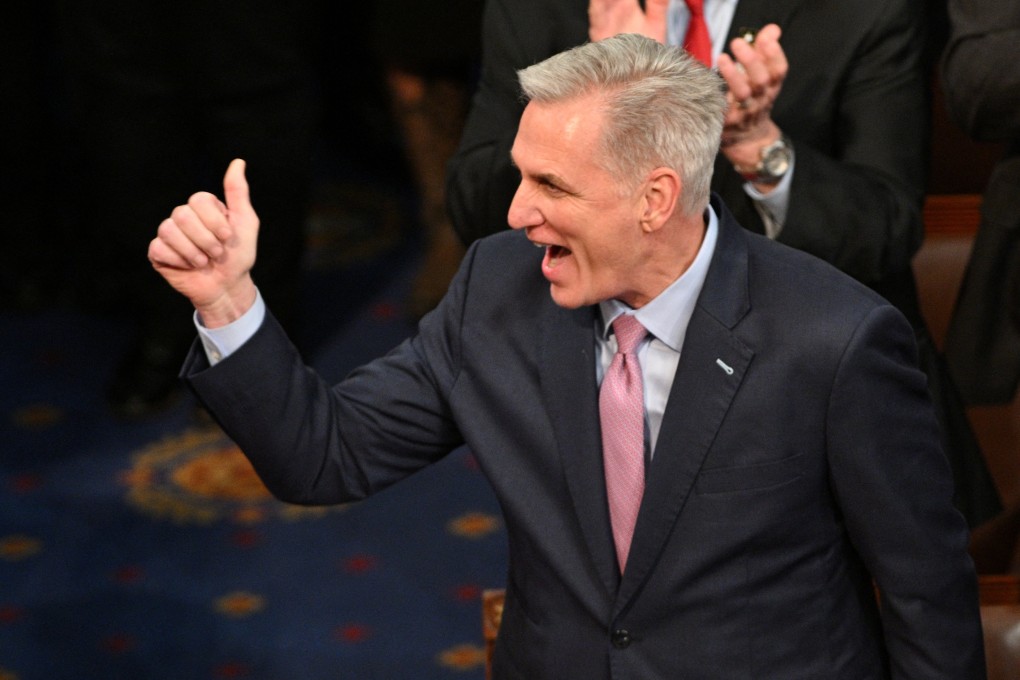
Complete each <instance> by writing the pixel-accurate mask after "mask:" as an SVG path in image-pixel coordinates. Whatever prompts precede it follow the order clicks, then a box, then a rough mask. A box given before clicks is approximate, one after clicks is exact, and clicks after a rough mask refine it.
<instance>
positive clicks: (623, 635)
mask: <svg viewBox="0 0 1020 680" xmlns="http://www.w3.org/2000/svg"><path fill="white" fill-rule="evenodd" d="M612 640H613V646H614V647H616V648H617V649H626V648H627V647H629V646H630V632H629V631H626V630H623V629H622V628H620V629H618V630H614V631H613V637H612Z"/></svg>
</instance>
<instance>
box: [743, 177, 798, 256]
mask: <svg viewBox="0 0 1020 680" xmlns="http://www.w3.org/2000/svg"><path fill="white" fill-rule="evenodd" d="M793 166H794V160H793V159H791V160H790V169H789V170H787V171H786V174H785V175H783V178H782V179H781V180H779V184H777V185H776V188H775V189H773V190H772V191H770V192H768V193H767V194H763V193H762V192H760V191H758V190H757V189H755V188H754V185H753V184H751V183H750V182H745V183H744V192H745V193H746V194H747V195H748V196H750V197H751V200H752V201H754V205H755V207H756V208H757V209H758V214H759V215H761V217H762V221H763V222H765V235H766V236H768V237H769V238H771V239H774V238H776V237H778V236H779V232H780V231H782V229H783V225H784V224H786V209H787V208H788V207H789V205H790V184H792V182H793V172H794V167H793Z"/></svg>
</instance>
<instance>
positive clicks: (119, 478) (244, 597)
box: [0, 225, 506, 680]
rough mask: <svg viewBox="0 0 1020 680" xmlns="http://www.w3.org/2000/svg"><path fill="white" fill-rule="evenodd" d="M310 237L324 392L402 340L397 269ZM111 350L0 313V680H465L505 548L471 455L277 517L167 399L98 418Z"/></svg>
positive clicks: (400, 255)
mask: <svg viewBox="0 0 1020 680" xmlns="http://www.w3.org/2000/svg"><path fill="white" fill-rule="evenodd" d="M377 226H378V225H369V228H372V229H376V228H377ZM328 232H329V230H328V229H325V230H320V231H319V233H318V237H317V236H316V232H315V230H314V229H313V235H312V238H313V240H314V239H316V238H319V241H320V242H317V246H316V248H315V249H314V250H313V256H312V258H310V264H309V271H308V273H307V279H308V281H307V286H306V287H307V291H308V292H307V294H306V296H305V298H306V300H305V304H306V305H307V310H306V312H307V313H309V317H310V318H318V319H320V321H319V322H318V326H314V325H313V326H312V327H310V329H309V330H310V333H311V334H312V335H314V336H316V340H317V342H316V345H315V346H316V347H317V348H318V349H317V350H316V351H315V352H314V355H313V356H311V358H310V359H311V363H312V364H313V365H314V366H316V367H317V368H318V369H319V370H320V371H321V372H322V373H323V374H324V375H326V376H327V377H328V378H330V379H338V378H340V377H341V376H343V375H344V374H345V373H346V372H347V371H348V370H349V369H350V368H353V367H354V366H355V365H358V364H360V363H362V362H364V361H366V360H368V359H371V358H372V357H374V356H376V355H378V354H381V353H382V352H383V351H385V350H386V349H388V348H389V347H391V346H392V345H393V344H395V343H397V342H398V341H400V340H401V339H402V338H404V337H406V336H407V335H408V334H409V333H410V332H411V326H410V325H409V323H408V322H407V321H405V320H404V318H403V316H402V315H401V314H400V309H401V306H402V304H403V299H404V297H405V295H406V293H407V290H408V286H409V285H410V280H411V273H412V271H413V267H414V265H415V264H416V262H417V255H416V254H415V248H414V245H413V243H411V244H408V243H405V242H404V241H405V240H406V239H399V238H397V239H394V240H393V241H392V242H389V243H382V244H379V243H376V244H375V245H374V246H373V249H371V252H370V254H365V253H361V254H358V255H356V256H354V257H350V256H348V257H346V259H345V258H337V257H331V256H330V253H331V252H332V251H331V249H330V246H329V243H328V241H329V233H328ZM321 241H325V242H326V243H325V244H324V243H322V242H321ZM323 308H326V309H328V310H329V314H330V316H328V317H327V316H324V315H321V314H315V311H316V310H317V309H323ZM125 334H126V329H125V327H124V326H123V324H121V323H119V322H118V321H116V320H114V319H109V318H103V317H100V316H95V315H87V314H84V313H81V312H77V311H74V310H62V309H55V310H54V309H51V310H48V311H43V312H37V313H32V314H28V313H19V314H15V313H5V314H0V385H2V389H0V417H2V421H0V680H64V679H67V680H87V679H92V678H99V679H104V680H106V679H111V680H112V679H121V678H124V679H128V678H130V679H132V680H140V679H145V678H159V679H163V678H166V679H175V680H176V679H181V680H190V679H196V680H197V679H204V678H213V679H218V678H246V679H259V680H263V679H264V680H277V679H280V680H289V679H291V678H293V679H302V680H316V679H319V678H344V679H348V678H350V679H355V680H368V679H372V678H386V679H393V678H413V679H421V680H428V679H431V678H435V679H439V678H464V679H475V680H479V679H481V678H483V677H484V671H483V660H484V657H483V650H484V646H483V642H482V634H481V623H480V622H481V619H480V592H481V590H482V589H484V588H488V587H493V586H500V585H502V584H503V578H504V574H505V560H506V554H505V553H506V539H505V534H504V533H503V527H502V524H501V521H500V518H499V510H498V507H497V505H496V503H495V500H494V498H493V496H492V494H491V491H490V489H489V487H488V485H487V483H486V482H485V480H484V479H483V478H482V476H481V474H480V473H479V472H478V471H477V469H476V467H475V466H474V465H473V459H472V457H471V456H470V453H469V452H467V451H465V450H459V451H456V452H454V453H453V454H452V455H451V456H450V457H449V458H448V459H447V460H445V461H444V462H442V463H440V464H438V465H435V466H433V467H432V468H430V469H428V470H426V471H424V472H422V473H420V474H418V475H416V476H415V477H412V478H410V479H408V480H406V481H405V482H404V483H402V484H399V485H397V486H396V487H394V488H392V489H389V490H388V491H386V492H384V493H382V494H380V495H379V496H377V497H375V498H373V499H371V500H369V501H366V502H364V503H362V504H360V505H357V506H346V507H338V508H325V509H314V510H309V509H300V508H296V507H293V506H288V505H285V504H283V503H280V502H277V501H275V500H273V499H271V498H270V497H269V496H268V494H267V493H266V491H265V489H264V488H263V487H262V485H261V483H260V482H259V481H258V479H257V478H256V477H255V476H254V473H253V472H252V470H251V468H250V467H249V466H248V465H247V462H246V461H245V460H244V458H243V456H242V455H241V454H240V453H239V452H238V451H237V449H236V447H234V446H233V445H232V443H231V442H230V441H229V440H228V439H226V437H225V436H224V435H223V434H222V433H221V432H220V431H218V430H217V429H216V428H215V427H213V426H210V425H208V424H207V423H205V424H203V423H202V421H201V420H196V419H195V417H194V405H193V404H192V403H191V402H190V401H188V400H187V399H186V400H184V401H182V402H181V403H179V404H178V405H177V406H176V407H174V408H173V409H172V410H171V411H169V412H168V413H166V414H165V415H164V416H161V417H158V418H154V419H151V420H149V421H145V422H138V423H130V424H125V423H121V422H118V421H116V420H114V419H113V417H112V416H110V415H109V414H108V412H107V409H106V406H105V403H104V401H103V397H102V390H103V384H104V381H105V380H106V378H107V375H108V374H109V372H110V371H111V370H112V367H113V365H114V363H115V362H116V360H117V357H118V355H119V352H120V350H121V349H122V348H123V346H124V343H125V342H126V337H125Z"/></svg>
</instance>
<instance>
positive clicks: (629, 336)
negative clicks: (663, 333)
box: [613, 314, 648, 354]
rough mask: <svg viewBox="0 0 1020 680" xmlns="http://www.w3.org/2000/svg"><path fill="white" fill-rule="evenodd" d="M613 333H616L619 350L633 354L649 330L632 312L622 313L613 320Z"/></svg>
mask: <svg viewBox="0 0 1020 680" xmlns="http://www.w3.org/2000/svg"><path fill="white" fill-rule="evenodd" d="M613 333H615V334H616V346H617V351H619V352H622V353H623V354H632V353H633V352H634V349H635V348H636V347H637V346H638V343H640V342H641V341H642V340H643V339H644V337H645V335H647V334H648V331H646V330H645V327H644V326H642V325H641V322H640V321H638V320H637V317H635V316H634V315H632V314H621V315H620V316H618V317H616V319H615V320H614V321H613Z"/></svg>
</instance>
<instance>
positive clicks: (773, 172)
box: [761, 140, 790, 177]
mask: <svg viewBox="0 0 1020 680" xmlns="http://www.w3.org/2000/svg"><path fill="white" fill-rule="evenodd" d="M789 169H790V147H789V146H787V145H786V143H785V142H783V141H782V140H780V141H778V142H776V143H775V144H773V145H772V146H771V147H769V148H768V149H767V150H766V152H765V155H764V157H763V158H762V160H761V170H762V174H765V175H768V176H770V177H782V176H783V175H785V174H786V171H787V170H789Z"/></svg>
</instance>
